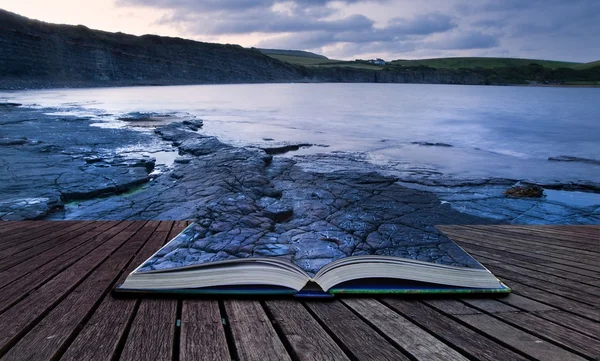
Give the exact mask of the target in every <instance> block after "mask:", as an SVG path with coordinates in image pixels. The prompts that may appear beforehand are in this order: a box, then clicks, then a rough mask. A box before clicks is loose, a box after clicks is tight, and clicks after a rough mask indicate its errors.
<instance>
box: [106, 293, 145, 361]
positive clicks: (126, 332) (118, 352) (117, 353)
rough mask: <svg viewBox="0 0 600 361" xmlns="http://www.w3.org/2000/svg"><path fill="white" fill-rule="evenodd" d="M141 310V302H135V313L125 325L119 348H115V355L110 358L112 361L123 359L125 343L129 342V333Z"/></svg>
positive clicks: (133, 312) (132, 313)
mask: <svg viewBox="0 0 600 361" xmlns="http://www.w3.org/2000/svg"><path fill="white" fill-rule="evenodd" d="M139 308H140V300H139V299H137V300H136V301H135V305H134V306H133V311H132V312H131V314H130V315H129V319H127V324H126V325H125V329H124V330H123V335H122V336H121V339H120V340H119V342H118V343H117V346H116V347H115V352H114V353H113V355H112V357H111V358H110V360H111V361H119V359H121V353H122V352H123V350H124V349H125V343H126V342H127V338H128V337H129V331H130V330H131V326H132V325H133V320H135V316H136V315H137V313H138V310H139Z"/></svg>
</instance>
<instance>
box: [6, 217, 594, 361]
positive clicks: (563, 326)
mask: <svg viewBox="0 0 600 361" xmlns="http://www.w3.org/2000/svg"><path fill="white" fill-rule="evenodd" d="M187 224H188V222H173V221H150V222H145V221H139V222H137V221H136V222H133V221H121V222H119V221H110V222H103V221H98V222H89V221H87V222H73V221H69V222H47V221H27V222H0V360H2V361H4V360H72V361H75V360H128V361H130V360H149V359H151V360H168V361H171V360H181V361H188V360H240V361H241V360H293V361H299V360H307V361H309V360H310V361H317V360H594V359H598V358H599V357H600V346H598V345H600V264H599V263H598V261H597V260H598V257H599V256H600V226H504V225H502V226H440V227H439V228H440V230H442V231H443V232H444V233H446V234H447V235H448V236H449V237H451V238H452V239H454V240H455V241H456V242H457V243H459V244H460V245H461V246H462V247H464V248H465V249H466V250H467V251H468V252H470V253H471V254H472V255H473V256H475V257H476V258H477V259H478V260H479V261H480V262H481V263H483V264H484V265H485V266H486V267H488V268H489V269H490V270H491V271H492V272H494V274H496V275H497V276H498V277H499V278H501V279H502V280H503V281H504V282H505V283H507V284H508V285H509V286H511V287H512V288H513V290H514V293H513V294H511V295H510V296H508V297H504V298H495V299H489V298H485V299H483V298H464V299H457V298H451V299H431V298H429V299H427V298H423V299H416V298H410V299H406V298H404V299H403V298H391V297H384V298H341V299H337V300H334V301H331V302H327V301H326V302H317V301H310V302H309V301H304V300H297V299H286V300H235V299H230V300H219V299H212V300H211V299H151V298H115V297H113V295H112V294H111V292H110V291H111V290H112V288H113V287H114V285H115V284H118V283H120V282H122V281H123V280H124V278H125V277H126V276H127V274H128V273H129V272H131V271H132V270H133V269H134V268H135V267H137V266H138V265H139V264H140V263H141V262H143V261H144V260H145V259H147V258H148V257H149V256H150V255H151V254H152V253H154V252H155V251H156V250H157V249H158V248H160V247H161V246H162V245H163V244H164V243H165V242H166V241H168V240H169V239H171V238H173V237H174V236H175V235H176V234H177V233H178V232H180V231H181V230H182V229H183V228H184V227H185V226H186V225H187Z"/></svg>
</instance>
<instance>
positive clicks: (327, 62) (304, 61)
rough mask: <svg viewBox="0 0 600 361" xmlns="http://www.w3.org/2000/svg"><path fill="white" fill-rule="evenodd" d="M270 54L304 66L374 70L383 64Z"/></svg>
mask: <svg viewBox="0 0 600 361" xmlns="http://www.w3.org/2000/svg"><path fill="white" fill-rule="evenodd" d="M267 55H268V56H270V57H272V58H275V59H278V60H281V61H285V62H287V63H291V64H294V65H302V66H324V67H336V66H345V67H350V68H358V69H373V70H381V69H383V67H382V66H377V65H370V64H364V63H359V62H355V61H344V60H335V59H319V58H307V57H303V56H293V55H281V54H267Z"/></svg>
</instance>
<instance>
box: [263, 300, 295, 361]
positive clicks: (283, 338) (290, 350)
mask: <svg viewBox="0 0 600 361" xmlns="http://www.w3.org/2000/svg"><path fill="white" fill-rule="evenodd" d="M260 305H261V306H262V308H263V311H264V312H265V314H266V315H267V318H269V321H271V325H272V326H273V329H275V333H277V336H279V339H280V340H281V343H282V344H283V347H285V350H286V351H287V353H288V355H290V358H291V359H292V361H300V357H299V356H298V354H297V353H296V350H294V348H293V347H292V344H291V343H290V341H289V340H288V338H287V337H286V336H285V333H284V332H283V330H282V329H281V325H280V324H279V322H277V319H276V318H275V316H273V313H272V312H271V310H270V309H269V308H268V307H267V305H266V304H265V301H260Z"/></svg>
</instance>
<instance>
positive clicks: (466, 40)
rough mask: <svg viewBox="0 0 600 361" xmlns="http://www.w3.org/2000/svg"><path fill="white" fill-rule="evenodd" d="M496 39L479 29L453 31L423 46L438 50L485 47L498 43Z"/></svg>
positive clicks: (494, 45)
mask: <svg viewBox="0 0 600 361" xmlns="http://www.w3.org/2000/svg"><path fill="white" fill-rule="evenodd" d="M499 43H500V42H499V41H498V39H497V38H496V37H495V36H493V35H490V34H484V33H481V32H479V31H469V32H460V33H453V34H450V35H448V36H444V37H443V38H441V39H437V40H434V41H429V42H427V43H425V44H424V45H425V47H427V48H429V49H438V50H465V49H487V48H494V47H496V46H498V45H499Z"/></svg>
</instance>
